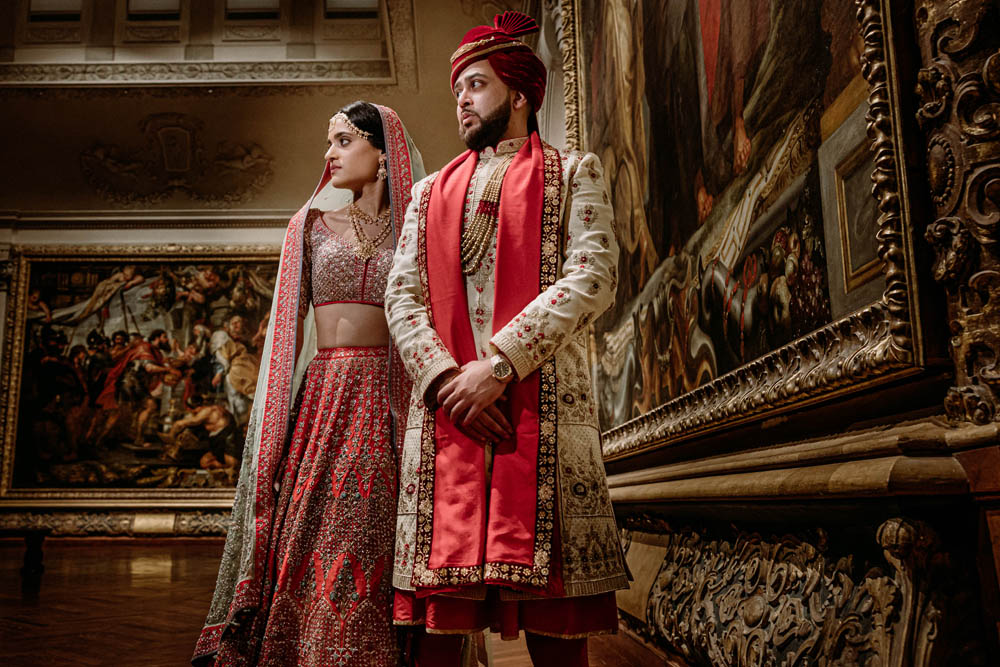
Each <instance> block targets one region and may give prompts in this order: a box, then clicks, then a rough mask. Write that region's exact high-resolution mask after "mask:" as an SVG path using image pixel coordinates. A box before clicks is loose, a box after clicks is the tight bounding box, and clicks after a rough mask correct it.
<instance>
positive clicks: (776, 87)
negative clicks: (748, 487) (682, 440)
mask: <svg viewBox="0 0 1000 667" xmlns="http://www.w3.org/2000/svg"><path fill="white" fill-rule="evenodd" d="M576 7H577V12H578V13H579V17H578V21H579V34H580V38H579V43H580V46H579V54H580V55H579V56H578V62H579V66H580V74H581V76H580V77H579V78H580V86H581V89H580V99H581V106H582V111H583V113H582V116H581V126H582V130H583V144H584V148H586V149H587V150H589V151H592V152H594V153H597V154H598V155H599V156H600V157H601V159H602V162H603V164H604V168H605V172H606V177H607V179H608V184H609V188H610V190H611V193H612V197H613V200H614V207H615V213H616V218H617V221H618V233H619V242H620V243H621V246H622V254H621V260H620V265H619V271H620V275H621V276H622V277H623V279H622V280H621V281H620V285H619V289H618V293H617V297H616V301H615V305H614V307H613V308H612V309H611V310H610V311H609V312H607V313H606V314H605V315H604V316H603V317H602V318H601V319H600V320H598V321H597V322H596V324H595V327H594V341H593V342H594V348H595V352H594V354H595V359H594V361H595V365H596V368H597V373H596V375H597V381H596V385H597V387H598V388H599V390H600V392H601V401H600V405H601V423H602V426H603V427H604V428H605V429H609V428H613V427H616V426H618V425H621V424H623V423H624V422H626V421H628V420H630V419H632V418H634V417H637V416H639V415H643V414H644V413H647V412H648V411H650V410H651V409H653V408H655V407H656V406H659V405H661V404H664V403H666V402H668V401H670V400H671V399H675V398H677V397H679V396H682V395H684V394H685V393H687V392H690V391H692V390H694V389H696V388H697V387H699V386H702V385H704V384H705V383H708V382H710V381H712V380H714V379H717V378H719V377H720V376H722V375H723V374H725V373H727V372H729V371H732V370H733V369H736V368H739V367H741V366H744V365H745V364H747V363H748V362H751V361H752V360H754V359H758V358H760V357H761V356H762V355H765V354H767V353H769V352H771V351H773V350H775V349H777V348H779V347H780V346H782V345H785V344H787V343H789V342H791V341H793V340H795V339H797V338H799V337H801V336H803V335H804V334H807V333H809V332H811V331H813V330H815V329H817V328H819V327H822V326H824V325H827V324H829V323H830V322H832V321H834V320H835V319H837V318H840V317H842V316H844V315H847V314H848V313H847V311H846V310H845V308H844V307H841V306H840V304H841V302H844V303H847V302H848V301H847V300H846V299H841V300H839V301H838V302H837V304H834V303H832V302H831V298H830V289H831V288H830V281H831V277H830V271H829V266H828V264H829V261H828V255H829V248H827V241H826V237H827V234H826V230H825V227H826V226H828V225H833V226H834V228H836V225H837V224H838V221H837V219H827V217H826V216H824V209H825V208H829V207H825V206H824V199H823V198H824V195H825V193H824V191H823V188H822V187H821V180H822V179H821V174H820V172H821V167H822V165H821V164H820V162H819V160H818V151H819V149H820V147H821V146H822V145H823V144H824V142H825V141H826V140H827V139H828V138H829V137H830V136H831V135H832V134H833V133H834V132H835V131H836V130H837V128H838V127H840V126H841V125H842V124H843V123H844V122H845V121H846V120H847V119H848V117H849V116H850V115H851V113H852V112H854V111H855V109H856V108H858V107H859V104H864V102H865V100H866V99H867V96H868V86H867V83H866V81H865V80H864V78H863V77H862V74H861V53H862V51H863V43H862V41H861V37H860V31H859V25H858V21H857V18H856V11H857V9H856V7H855V3H853V2H845V1H843V0H609V1H608V2H600V3H590V2H580V3H577V4H576ZM869 173H870V172H869ZM855 181H857V182H856V183H855V182H852V184H853V185H854V186H855V190H858V191H857V192H852V193H848V194H850V195H851V196H853V197H854V199H853V200H852V201H856V200H857V201H861V202H864V201H865V198H866V197H868V198H870V189H869V188H870V181H868V179H867V178H863V177H861V176H859V177H858V178H857V179H855ZM863 213H864V215H865V216H869V217H870V218H871V219H870V220H867V225H865V226H864V228H865V229H869V230H873V231H872V232H871V233H872V234H873V235H874V228H875V217H876V215H877V213H878V212H877V211H876V210H875V207H874V206H869V207H867V208H865V209H864V210H863ZM837 237H838V238H839V234H838V235H837ZM873 244H874V237H873V238H872V239H871V242H870V243H869V244H868V245H869V246H873ZM838 275H839V274H838ZM869 279H871V280H875V281H876V282H877V281H878V280H881V279H882V278H881V276H880V275H879V276H875V277H874V278H872V277H870V276H869V277H866V280H869ZM838 286H839V283H838ZM859 287H860V285H859ZM840 289H843V287H840ZM867 303H871V301H868V302H867Z"/></svg>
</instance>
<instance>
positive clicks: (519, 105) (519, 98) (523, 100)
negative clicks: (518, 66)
mask: <svg viewBox="0 0 1000 667" xmlns="http://www.w3.org/2000/svg"><path fill="white" fill-rule="evenodd" d="M511 92H512V93H514V98H513V99H512V100H511V104H512V105H513V107H514V110H515V111H520V110H521V109H523V108H525V107H527V106H528V98H527V97H525V96H524V93H522V92H521V91H520V90H513V91H511Z"/></svg>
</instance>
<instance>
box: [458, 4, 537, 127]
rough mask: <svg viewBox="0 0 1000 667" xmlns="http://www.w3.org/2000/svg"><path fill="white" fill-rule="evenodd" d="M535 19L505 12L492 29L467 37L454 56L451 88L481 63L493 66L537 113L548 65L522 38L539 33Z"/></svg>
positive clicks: (484, 27)
mask: <svg viewBox="0 0 1000 667" xmlns="http://www.w3.org/2000/svg"><path fill="white" fill-rule="evenodd" d="M538 30H539V27H538V24H537V23H535V19H533V18H531V17H530V16H526V15H524V14H522V13H521V12H504V13H503V14H497V15H496V16H495V17H493V27H492V28H491V27H490V26H487V25H481V26H477V27H475V28H473V29H472V30H470V31H469V32H467V33H465V37H463V38H462V43H461V44H459V46H458V50H457V51H455V53H454V54H452V56H451V87H452V88H454V87H455V80H456V79H458V75H459V74H461V73H462V70H464V69H465V68H466V67H468V66H469V65H471V64H472V63H474V62H477V61H479V60H483V59H486V60H489V61H490V66H491V67H493V69H494V70H495V71H496V73H497V76H499V77H500V80H501V81H503V82H504V83H505V84H506V85H507V87H508V88H511V89H513V90H517V91H520V92H522V93H524V96H525V97H527V98H528V104H530V105H531V108H532V110H534V111H538V109H539V107H541V106H542V100H543V99H544V98H545V65H543V64H542V61H541V60H539V59H538V56H536V55H535V52H534V51H532V50H531V47H529V46H528V45H527V44H525V43H524V42H522V41H521V40H519V39H517V38H518V37H519V36H520V35H529V34H531V33H533V32H538Z"/></svg>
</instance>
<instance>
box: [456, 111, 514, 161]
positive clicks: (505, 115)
mask: <svg viewBox="0 0 1000 667" xmlns="http://www.w3.org/2000/svg"><path fill="white" fill-rule="evenodd" d="M510 114H511V104H510V100H507V101H506V102H501V103H500V104H499V106H497V108H496V109H494V110H493V111H490V112H489V113H487V114H486V115H485V116H479V127H476V128H470V129H468V130H466V129H465V128H464V127H462V126H461V125H459V127H458V135H459V136H460V137H461V138H462V141H464V142H465V145H466V146H468V147H469V148H471V149H472V150H474V151H476V152H477V153H478V152H479V151H481V150H483V149H484V148H486V147H487V146H496V145H497V142H498V141H500V137H502V136H503V135H504V133H505V132H507V126H508V125H510ZM476 115H477V116H478V115H479V114H476Z"/></svg>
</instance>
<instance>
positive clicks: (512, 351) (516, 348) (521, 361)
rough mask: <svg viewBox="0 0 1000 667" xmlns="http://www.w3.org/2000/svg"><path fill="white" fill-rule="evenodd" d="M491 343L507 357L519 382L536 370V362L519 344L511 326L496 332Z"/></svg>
mask: <svg viewBox="0 0 1000 667" xmlns="http://www.w3.org/2000/svg"><path fill="white" fill-rule="evenodd" d="M490 343H491V344H493V345H494V346H495V347H496V348H497V349H498V350H500V351H501V352H502V353H503V355H504V356H505V357H507V360H508V361H510V365H511V366H513V367H514V373H515V374H516V375H517V379H518V380H523V379H524V378H526V377H528V376H529V375H531V372H532V371H534V370H535V367H536V366H537V364H536V363H535V360H534V359H533V358H532V357H531V356H530V355H529V354H528V353H527V352H526V351H525V349H524V348H523V347H522V346H521V345H520V344H518V340H517V334H516V333H515V332H514V330H513V329H512V328H511V327H510V326H509V325H508V326H506V327H504V328H503V329H501V330H500V331H498V332H496V333H495V334H494V335H493V338H491V339H490Z"/></svg>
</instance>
